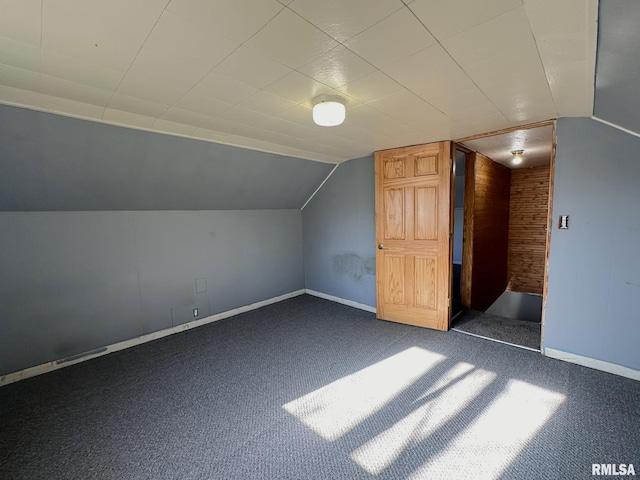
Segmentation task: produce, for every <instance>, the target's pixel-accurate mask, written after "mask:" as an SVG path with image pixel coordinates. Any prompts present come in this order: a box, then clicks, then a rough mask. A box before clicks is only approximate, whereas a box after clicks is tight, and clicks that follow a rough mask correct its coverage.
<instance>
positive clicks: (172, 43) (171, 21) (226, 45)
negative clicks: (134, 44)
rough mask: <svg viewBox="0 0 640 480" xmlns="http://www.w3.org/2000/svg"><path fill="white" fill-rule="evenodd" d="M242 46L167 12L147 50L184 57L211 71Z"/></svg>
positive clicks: (155, 30)
mask: <svg viewBox="0 0 640 480" xmlns="http://www.w3.org/2000/svg"><path fill="white" fill-rule="evenodd" d="M239 46H240V44H239V43H238V42H235V41H233V40H230V39H228V38H226V37H223V36H221V35H217V34H216V33H215V30H213V29H211V28H205V27H203V26H201V25H200V24H196V23H194V22H190V21H189V20H185V19H184V18H182V17H180V16H178V15H176V14H174V13H171V12H164V13H163V14H162V16H161V17H160V20H158V23H157V24H156V26H155V27H154V28H153V30H152V31H151V34H150V35H149V38H147V40H146V42H145V43H144V47H145V48H146V49H149V50H154V51H156V52H160V53H164V54H167V55H170V56H173V57H178V58H182V59H183V60H185V61H188V62H190V63H195V62H198V63H200V64H202V65H203V66H206V67H207V70H211V69H212V68H213V67H215V66H216V65H217V64H218V63H220V62H222V61H223V60H224V59H225V58H227V57H228V56H229V55H230V54H231V53H232V52H233V51H234V50H235V49H236V48H238V47H239Z"/></svg>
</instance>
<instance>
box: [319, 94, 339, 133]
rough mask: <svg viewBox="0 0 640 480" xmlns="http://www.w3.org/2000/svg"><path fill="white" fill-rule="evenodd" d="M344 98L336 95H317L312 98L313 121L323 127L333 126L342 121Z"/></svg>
mask: <svg viewBox="0 0 640 480" xmlns="http://www.w3.org/2000/svg"><path fill="white" fill-rule="evenodd" d="M344 103H345V102H344V98H342V97H339V96H337V95H319V96H317V97H316V98H314V99H313V121H314V122H315V123H316V124H318V125H321V126H323V127H335V126H336V125H340V124H341V123H342V122H344V117H345V114H346V111H345V108H344Z"/></svg>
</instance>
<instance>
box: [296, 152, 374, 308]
mask: <svg viewBox="0 0 640 480" xmlns="http://www.w3.org/2000/svg"><path fill="white" fill-rule="evenodd" d="M373 172H374V169H373V157H364V158H359V159H356V160H350V161H348V162H345V163H342V164H340V166H339V167H338V168H337V169H336V171H335V172H334V173H333V175H331V177H329V180H327V182H326V183H325V184H324V185H323V187H322V188H321V189H320V190H319V191H318V193H317V194H316V195H315V197H313V199H312V200H311V201H310V202H309V203H308V204H307V206H306V207H305V208H304V210H303V211H302V225H303V238H304V244H303V245H304V273H305V286H306V288H308V289H311V290H316V291H318V292H322V293H326V294H329V295H334V296H337V297H340V298H344V299H346V300H351V301H354V302H358V303H363V304H365V305H369V306H372V307H375V305H376V285H375V270H376V260H375V258H376V252H375V241H376V238H375V198H374V173H373Z"/></svg>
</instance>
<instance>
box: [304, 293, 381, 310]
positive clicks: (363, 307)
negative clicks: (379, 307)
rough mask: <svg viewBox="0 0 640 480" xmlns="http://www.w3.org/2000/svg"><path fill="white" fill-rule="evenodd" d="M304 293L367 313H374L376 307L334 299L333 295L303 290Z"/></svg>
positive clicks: (338, 298) (343, 299)
mask: <svg viewBox="0 0 640 480" xmlns="http://www.w3.org/2000/svg"><path fill="white" fill-rule="evenodd" d="M305 293H308V294H309V295H313V296H314V297H320V298H324V299H325V300H331V301H332V302H337V303H342V304H343V305H348V306H349V307H353V308H359V309H360V310H366V311H367V312H372V313H376V307H371V306H369V305H365V304H364V303H358V302H354V301H353V300H347V299H345V298H340V297H335V296H333V295H327V294H326V293H322V292H316V291H315V290H310V289H308V288H307V289H305Z"/></svg>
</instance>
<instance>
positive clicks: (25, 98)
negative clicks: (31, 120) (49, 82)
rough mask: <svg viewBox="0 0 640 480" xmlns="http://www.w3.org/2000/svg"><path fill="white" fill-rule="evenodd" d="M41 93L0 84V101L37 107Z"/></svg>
mask: <svg viewBox="0 0 640 480" xmlns="http://www.w3.org/2000/svg"><path fill="white" fill-rule="evenodd" d="M41 96H42V95H41V94H40V93H38V92H33V91H31V90H23V89H22V88H15V87H9V86H7V85H0V102H1V103H7V104H14V105H24V106H26V107H39V106H40V97H41Z"/></svg>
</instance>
